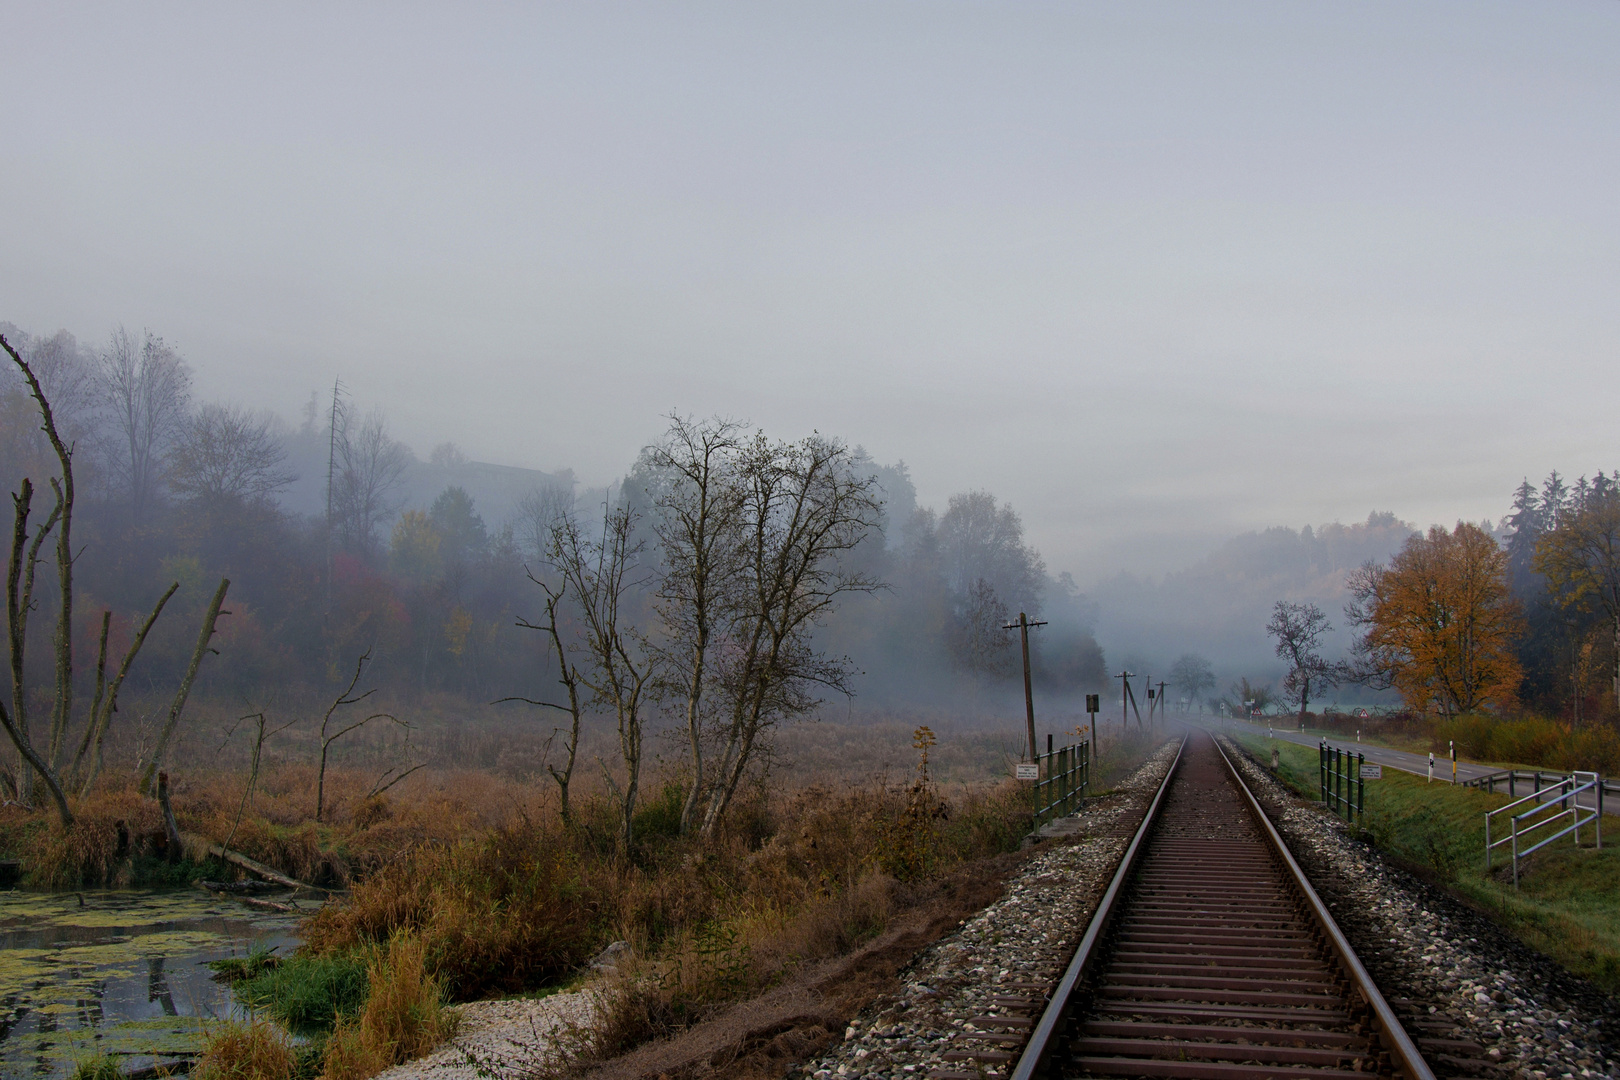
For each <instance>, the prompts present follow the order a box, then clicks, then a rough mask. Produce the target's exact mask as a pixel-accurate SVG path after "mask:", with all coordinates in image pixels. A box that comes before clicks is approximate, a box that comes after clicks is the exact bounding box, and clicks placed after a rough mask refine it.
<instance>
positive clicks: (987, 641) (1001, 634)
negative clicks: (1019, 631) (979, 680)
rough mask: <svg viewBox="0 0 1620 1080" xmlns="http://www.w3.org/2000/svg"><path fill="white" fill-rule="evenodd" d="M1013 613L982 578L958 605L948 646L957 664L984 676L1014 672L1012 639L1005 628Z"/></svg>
mask: <svg viewBox="0 0 1620 1080" xmlns="http://www.w3.org/2000/svg"><path fill="white" fill-rule="evenodd" d="M1011 618H1012V612H1011V611H1009V610H1008V608H1007V605H1006V604H1004V603H1002V602H1001V598H1000V597H999V596H997V595H996V590H995V587H994V586H993V585H991V584H990V583H989V582H988V581H986V580H985V579H984V578H979V579H978V580H977V581H975V582H974V583H973V584H972V585H971V586H970V587H969V588H968V590H967V593H966V595H965V596H963V597H961V598H960V599H959V600H958V602H957V610H956V619H955V625H954V626H953V627H951V634H950V641H949V644H950V645H951V647H952V651H953V652H955V653H956V654H957V658H958V660H959V661H960V662H961V663H962V664H963V666H965V667H966V668H967V669H968V670H970V671H976V672H978V673H980V674H981V675H1006V674H1008V673H1010V672H1011V671H1012V659H1013V639H1012V638H1010V637H1008V636H1007V634H1006V633H1005V631H1004V630H1003V627H1005V626H1006V625H1007V622H1008V620H1009V619H1011Z"/></svg>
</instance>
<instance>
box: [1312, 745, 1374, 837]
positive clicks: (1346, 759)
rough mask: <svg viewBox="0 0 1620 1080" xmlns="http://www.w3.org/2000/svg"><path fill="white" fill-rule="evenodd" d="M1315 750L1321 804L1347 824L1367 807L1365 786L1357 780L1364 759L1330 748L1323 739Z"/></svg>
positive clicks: (1361, 781) (1345, 751)
mask: <svg viewBox="0 0 1620 1080" xmlns="http://www.w3.org/2000/svg"><path fill="white" fill-rule="evenodd" d="M1316 750H1317V757H1318V768H1317V772H1318V774H1319V776H1318V780H1319V783H1320V786H1321V792H1322V804H1323V805H1324V806H1326V807H1327V808H1328V809H1330V810H1332V811H1333V812H1334V813H1335V814H1340V815H1342V816H1343V817H1344V818H1346V819H1347V820H1349V821H1354V820H1356V819H1357V818H1358V817H1361V816H1362V814H1363V813H1364V812H1365V811H1366V807H1367V782H1366V781H1365V780H1363V779H1362V778H1361V767H1362V766H1363V765H1364V764H1366V761H1367V759H1366V756H1365V755H1363V754H1362V753H1361V752H1360V751H1357V752H1356V753H1354V754H1352V753H1351V752H1350V751H1348V750H1341V749H1340V748H1339V747H1337V746H1330V745H1329V744H1328V741H1327V740H1326V739H1323V740H1322V741H1321V742H1320V743H1318V744H1317V747H1316Z"/></svg>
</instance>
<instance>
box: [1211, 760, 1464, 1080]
mask: <svg viewBox="0 0 1620 1080" xmlns="http://www.w3.org/2000/svg"><path fill="white" fill-rule="evenodd" d="M1214 743H1215V749H1217V750H1219V751H1220V754H1221V757H1222V758H1223V759H1224V760H1225V761H1226V767H1227V768H1228V769H1230V770H1231V772H1232V778H1233V779H1234V780H1236V781H1237V785H1238V790H1240V791H1242V792H1243V795H1244V798H1245V799H1246V800H1247V802H1248V806H1249V812H1250V813H1251V814H1253V815H1254V818H1255V820H1256V821H1258V822H1259V823H1260V827H1261V831H1262V832H1264V833H1265V836H1266V839H1267V841H1269V842H1270V844H1271V849H1272V851H1273V852H1275V853H1276V855H1277V858H1278V859H1279V860H1280V861H1281V862H1282V864H1283V866H1285V867H1286V868H1287V870H1288V874H1289V876H1290V877H1291V878H1293V880H1294V884H1295V885H1296V886H1297V887H1298V888H1299V891H1300V892H1301V893H1303V894H1304V896H1305V903H1306V905H1307V906H1308V907H1309V908H1310V909H1311V911H1312V913H1313V914H1314V915H1315V916H1316V921H1317V923H1318V925H1320V926H1321V927H1322V928H1323V930H1324V931H1325V932H1326V934H1327V938H1328V943H1329V944H1330V945H1331V946H1332V947H1333V951H1334V953H1335V954H1336V955H1337V956H1338V957H1339V962H1340V963H1342V964H1343V965H1344V966H1345V968H1346V970H1348V971H1349V972H1350V977H1351V978H1352V979H1353V980H1354V982H1355V984H1356V990H1357V991H1359V992H1360V994H1361V997H1362V1000H1364V1001H1365V1002H1366V1003H1367V1005H1368V1007H1369V1008H1371V1009H1372V1011H1373V1016H1374V1017H1375V1018H1376V1019H1377V1023H1378V1027H1379V1035H1380V1036H1381V1037H1382V1040H1383V1042H1384V1045H1385V1046H1386V1047H1387V1048H1388V1049H1389V1052H1390V1053H1391V1055H1393V1056H1394V1057H1395V1058H1396V1059H1397V1060H1398V1061H1399V1062H1400V1068H1401V1072H1402V1073H1403V1074H1404V1075H1405V1077H1406V1080H1434V1072H1433V1070H1431V1069H1430V1068H1429V1063H1428V1062H1427V1061H1424V1060H1423V1054H1422V1053H1421V1052H1419V1050H1418V1048H1417V1044H1416V1043H1414V1042H1413V1041H1412V1037H1411V1036H1410V1035H1408V1034H1407V1033H1406V1029H1405V1028H1404V1027H1402V1026H1401V1021H1400V1018H1399V1017H1397V1016H1396V1015H1395V1010H1394V1009H1392V1008H1390V1007H1389V1002H1387V1001H1385V1000H1384V995H1383V994H1382V993H1380V992H1379V990H1378V986H1377V984H1375V983H1374V982H1373V980H1372V976H1371V975H1369V974H1368V973H1367V969H1366V968H1365V967H1363V966H1362V964H1361V958H1360V957H1358V956H1356V951H1355V949H1353V948H1351V947H1350V942H1349V940H1347V939H1346V938H1345V936H1344V932H1343V931H1341V930H1340V929H1339V924H1338V923H1336V922H1334V921H1333V916H1332V915H1331V914H1329V913H1328V909H1327V905H1326V904H1324V903H1322V898H1321V897H1320V896H1318V895H1317V894H1316V890H1315V889H1314V888H1312V887H1311V883H1310V881H1309V880H1308V879H1307V878H1306V877H1305V872H1304V871H1303V870H1301V869H1300V868H1299V863H1297V862H1295V861H1294V856H1293V854H1292V853H1291V852H1290V851H1289V850H1288V845H1287V844H1285V843H1283V838H1282V836H1281V834H1279V833H1278V832H1277V827H1276V826H1275V825H1273V824H1272V823H1271V818H1269V817H1267V816H1266V812H1265V811H1264V810H1262V809H1261V808H1260V800H1258V799H1256V798H1255V797H1254V792H1252V791H1250V790H1249V785H1248V784H1245V783H1244V782H1243V776H1242V774H1241V773H1239V772H1238V771H1237V767H1236V766H1234V765H1233V764H1232V759H1231V758H1229V757H1227V756H1226V748H1225V747H1223V746H1222V745H1221V741H1220V740H1219V739H1215V740H1214Z"/></svg>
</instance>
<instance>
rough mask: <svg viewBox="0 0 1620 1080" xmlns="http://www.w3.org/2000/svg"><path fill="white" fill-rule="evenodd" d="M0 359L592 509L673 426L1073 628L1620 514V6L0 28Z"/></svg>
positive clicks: (502, 11) (23, 19) (988, 8)
mask: <svg viewBox="0 0 1620 1080" xmlns="http://www.w3.org/2000/svg"><path fill="white" fill-rule="evenodd" d="M0 40H3V41H4V42H5V43H6V62H5V76H4V78H3V80H0V320H9V321H11V322H14V323H16V324H18V325H19V326H22V327H25V328H27V329H29V330H31V331H33V332H44V333H49V332H51V331H54V330H55V329H57V328H67V329H69V330H71V331H72V332H74V333H75V334H77V335H78V336H79V337H80V338H81V340H84V341H86V342H89V343H91V344H95V345H99V344H101V343H102V342H104V341H105V339H106V336H107V335H108V333H109V332H110V330H111V329H112V328H113V327H114V326H117V325H120V324H123V325H125V326H128V327H130V328H131V329H135V328H138V327H146V328H150V329H151V330H152V331H154V332H155V333H158V334H161V335H162V336H163V337H164V338H165V339H167V340H168V341H169V342H170V343H172V344H174V345H175V346H176V347H178V349H179V350H180V351H181V353H182V354H183V355H184V356H185V357H186V358H187V359H188V360H189V361H190V362H191V364H192V365H193V367H194V368H195V369H196V373H197V392H198V395H199V396H200V397H202V398H204V399H214V400H231V401H237V402H242V403H246V404H251V405H255V406H267V407H271V408H274V409H276V410H277V411H279V412H281V413H283V414H284V415H286V416H288V417H295V416H297V415H298V413H299V411H300V409H301V407H302V406H303V404H304V402H305V401H307V400H308V398H309V395H310V394H311V392H312V391H314V390H315V389H316V388H318V387H327V388H329V387H330V385H331V383H332V380H333V379H334V378H341V379H342V380H343V382H344V384H345V385H346V386H347V387H348V388H349V390H350V392H351V394H352V395H353V398H354V400H355V401H356V402H358V403H360V404H362V405H365V406H378V407H380V408H382V409H383V410H384V411H385V412H386V414H387V415H388V417H389V421H390V424H391V427H392V429H393V431H394V433H395V434H396V435H397V436H398V437H400V438H402V439H403V440H405V441H406V442H407V443H408V444H410V445H411V446H412V447H413V449H415V450H416V451H417V452H418V453H419V454H422V455H426V453H427V452H428V451H429V450H430V449H431V448H432V447H433V446H434V445H435V444H436V443H439V442H441V441H446V440H448V441H453V442H455V443H457V444H458V445H459V446H460V447H461V448H462V449H463V450H464V451H465V452H466V453H467V454H468V455H469V456H470V457H473V458H475V459H479V460H487V461H494V462H499V463H503V464H511V465H523V466H530V467H534V468H542V469H555V468H562V467H571V468H573V469H574V470H575V471H576V473H577V474H578V475H579V477H580V478H581V480H582V481H584V482H586V483H591V484H601V483H605V482H607V481H609V480H611V479H613V478H614V477H616V476H618V475H620V474H622V472H623V471H624V469H625V468H626V467H627V466H628V464H629V463H630V462H631V461H632V460H633V459H634V457H635V455H636V453H637V451H638V450H639V449H640V448H641V447H642V446H643V445H644V444H645V443H647V442H648V441H650V440H651V439H652V438H654V437H655V436H656V435H657V434H658V433H659V431H660V430H661V429H662V427H663V421H662V419H661V418H662V417H663V416H664V415H666V414H668V413H669V412H671V411H672V410H674V411H679V412H682V413H686V414H695V415H710V414H722V415H726V416H730V417H735V418H742V419H745V420H748V421H750V422H752V423H754V424H756V425H759V426H761V427H763V428H764V429H765V430H766V431H767V432H769V433H771V434H772V435H777V436H782V437H798V436H802V435H804V434H808V433H809V432H810V431H812V430H816V431H820V432H823V433H826V434H832V435H837V436H840V437H842V438H844V439H846V440H848V441H849V442H851V443H858V444H861V445H863V446H865V447H866V448H867V449H868V450H869V451H870V452H871V454H872V455H873V456H874V457H875V458H877V459H878V460H880V461H885V462H892V461H895V460H899V459H903V460H904V461H905V462H906V463H907V464H908V465H909V466H910V467H911V470H912V475H913V478H914V480H915V482H916V485H917V488H918V493H919V496H920V498H921V500H922V502H923V503H924V504H932V505H934V506H936V507H939V508H941V509H943V507H944V504H945V502H946V500H947V499H948V497H949V496H950V495H951V494H952V493H954V492H958V491H963V490H967V489H970V488H983V489H987V490H990V491H992V492H994V493H995V494H996V495H997V496H999V497H1001V498H1003V499H1005V500H1008V501H1010V502H1011V503H1012V504H1013V505H1014V506H1015V507H1016V508H1017V509H1018V510H1019V512H1020V513H1021V514H1022V515H1023V518H1024V521H1025V524H1026V526H1027V528H1028V533H1029V537H1030V539H1031V540H1032V541H1033V542H1034V543H1035V544H1036V545H1037V546H1038V547H1039V548H1040V549H1041V550H1042V552H1043V553H1044V555H1045V557H1046V561H1047V564H1048V566H1049V567H1050V568H1051V569H1052V570H1053V571H1054V572H1056V571H1059V570H1069V571H1071V572H1073V573H1074V574H1075V576H1076V578H1077V579H1078V580H1080V581H1081V583H1082V584H1084V583H1085V582H1087V581H1094V580H1098V579H1101V578H1106V577H1109V576H1111V575H1114V574H1117V573H1118V572H1120V571H1121V570H1124V571H1129V572H1131V573H1136V574H1154V573H1159V572H1164V571H1168V570H1175V569H1179V568H1180V567H1182V566H1184V565H1186V564H1187V563H1188V562H1190V561H1191V560H1192V559H1194V558H1196V557H1197V556H1198V555H1200V554H1202V553H1203V552H1204V551H1206V550H1208V549H1209V548H1210V547H1212V546H1213V545H1214V544H1215V543H1216V542H1217V541H1218V540H1219V539H1221V538H1223V537H1226V536H1229V535H1232V534H1235V533H1237V532H1242V531H1246V530H1249V529H1255V528H1264V527H1266V526H1270V525H1278V524H1285V525H1292V526H1294V527H1296V528H1297V527H1299V526H1301V525H1303V524H1306V523H1315V524H1320V523H1322V522H1327V521H1333V520H1344V521H1354V520H1361V519H1363V518H1365V517H1366V515H1367V513H1368V512H1369V511H1370V510H1374V509H1379V510H1393V511H1394V512H1395V513H1396V514H1397V515H1399V516H1400V517H1402V518H1404V519H1406V520H1409V521H1413V522H1415V523H1417V524H1419V525H1423V524H1428V523H1431V522H1441V523H1450V522H1453V521H1455V520H1457V519H1458V518H1467V519H1470V520H1477V519H1480V518H1484V517H1491V518H1495V517H1499V516H1500V515H1501V514H1502V513H1504V512H1505V510H1506V506H1507V501H1508V498H1509V496H1510V494H1511V492H1512V489H1513V488H1514V487H1515V486H1516V485H1517V484H1518V482H1519V480H1520V479H1521V478H1522V477H1524V476H1527V475H1528V476H1530V477H1531V478H1537V477H1540V476H1543V475H1545V474H1546V473H1547V472H1548V471H1549V470H1551V469H1554V468H1557V469H1560V470H1562V471H1565V472H1569V473H1572V474H1579V473H1582V472H1586V473H1590V472H1592V471H1594V470H1596V469H1600V468H1601V469H1611V468H1614V467H1616V466H1620V447H1617V446H1616V439H1615V417H1616V414H1617V408H1616V406H1617V405H1620V389H1617V385H1620V381H1617V380H1616V378H1615V377H1614V374H1613V372H1614V368H1615V361H1614V358H1613V352H1614V350H1613V343H1614V342H1615V340H1616V330H1617V328H1620V327H1617V323H1620V260H1617V258H1616V252H1617V251H1620V198H1617V195H1616V188H1615V177H1616V176H1620V64H1617V63H1615V57H1616V56H1620V5H1616V4H1613V3H1596V2H1568V3H1542V4H1522V3H1520V4H1488V3H1480V2H1468V3H1456V4H1437V3H1417V2H1410V0H1404V2H1400V3H1389V4H1377V3H1357V4H1331V3H1313V4H1281V3H1263V4H1247V3H1209V4H1152V3H1130V4H1081V3H1072V2H1066V3H1054V4H1034V3H968V4H963V3H945V2H937V3H926V4H924V3H871V2H861V3H850V4H840V3H815V4H799V5H788V4H774V3H737V4H703V3H686V4H653V5H622V4H615V3H599V2H592V3H578V4H571V5H536V4H512V5H493V4H487V5H484V4H441V5H410V4H393V3H391V4H377V5H362V4H319V5H309V6H299V5H296V4H292V3H283V4H274V5H256V6H250V5H222V4H196V5H182V6H165V5H161V4H143V5H113V4H108V5H105V6H100V7H79V6H75V5H71V4H49V5H45V4H36V5H25V4H8V5H4V6H3V7H0Z"/></svg>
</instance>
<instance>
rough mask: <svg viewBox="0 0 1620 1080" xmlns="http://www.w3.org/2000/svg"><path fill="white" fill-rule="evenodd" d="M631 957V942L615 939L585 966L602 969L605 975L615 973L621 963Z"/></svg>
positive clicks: (593, 969) (595, 969)
mask: <svg viewBox="0 0 1620 1080" xmlns="http://www.w3.org/2000/svg"><path fill="white" fill-rule="evenodd" d="M628 959H630V943H629V942H628V941H615V942H614V943H613V944H611V945H609V946H608V947H607V948H605V949H603V950H602V951H601V952H599V953H597V954H596V955H595V956H593V957H591V960H590V963H588V964H586V965H585V966H586V967H587V968H588V969H590V970H591V971H600V972H602V973H603V974H604V975H612V974H615V973H616V972H617V971H618V970H619V965H620V964H622V963H623V962H624V961H626V960H628Z"/></svg>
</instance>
